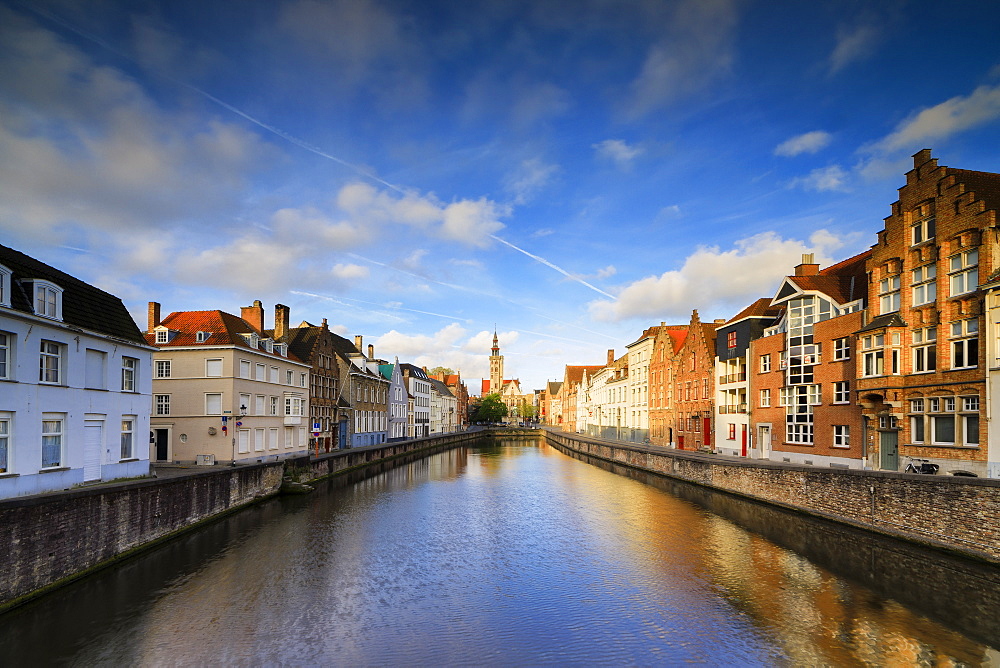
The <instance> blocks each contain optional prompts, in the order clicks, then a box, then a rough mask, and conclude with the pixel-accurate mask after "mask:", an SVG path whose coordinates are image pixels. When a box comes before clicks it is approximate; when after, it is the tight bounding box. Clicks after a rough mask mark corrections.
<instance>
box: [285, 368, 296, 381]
mask: <svg viewBox="0 0 1000 668" xmlns="http://www.w3.org/2000/svg"><path fill="white" fill-rule="evenodd" d="M294 379H295V374H294V373H293V372H292V370H291V369H287V370H286V371H285V385H291V384H292V383H293V381H294Z"/></svg>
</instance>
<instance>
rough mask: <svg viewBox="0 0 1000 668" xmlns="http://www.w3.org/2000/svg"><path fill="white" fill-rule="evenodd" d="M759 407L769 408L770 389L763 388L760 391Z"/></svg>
mask: <svg viewBox="0 0 1000 668" xmlns="http://www.w3.org/2000/svg"><path fill="white" fill-rule="evenodd" d="M759 405H760V408H770V407H771V390H770V389H764V390H761V391H760V399H759Z"/></svg>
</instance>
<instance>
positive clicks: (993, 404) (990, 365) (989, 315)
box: [981, 283, 1000, 478]
mask: <svg viewBox="0 0 1000 668" xmlns="http://www.w3.org/2000/svg"><path fill="white" fill-rule="evenodd" d="M983 289H984V290H986V300H985V306H986V332H985V334H984V338H985V341H986V402H985V403H986V406H985V415H982V416H981V419H985V420H986V424H987V425H988V427H987V430H988V431H987V434H986V444H987V445H986V447H987V453H986V475H987V476H988V477H990V478H1000V420H994V419H992V418H993V416H994V415H997V414H998V411H1000V339H998V337H1000V284H996V283H992V284H988V285H984V286H983Z"/></svg>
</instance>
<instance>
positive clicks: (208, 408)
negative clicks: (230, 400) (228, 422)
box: [205, 394, 222, 415]
mask: <svg viewBox="0 0 1000 668" xmlns="http://www.w3.org/2000/svg"><path fill="white" fill-rule="evenodd" d="M205 415H222V395H221V394H206V395H205Z"/></svg>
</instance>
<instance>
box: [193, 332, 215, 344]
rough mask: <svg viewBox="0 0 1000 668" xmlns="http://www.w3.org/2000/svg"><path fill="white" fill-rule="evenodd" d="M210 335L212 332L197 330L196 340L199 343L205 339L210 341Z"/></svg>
mask: <svg viewBox="0 0 1000 668" xmlns="http://www.w3.org/2000/svg"><path fill="white" fill-rule="evenodd" d="M210 336H212V332H197V333H196V334H195V335H194V340H195V341H196V342H197V343H205V341H208V337H210Z"/></svg>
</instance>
